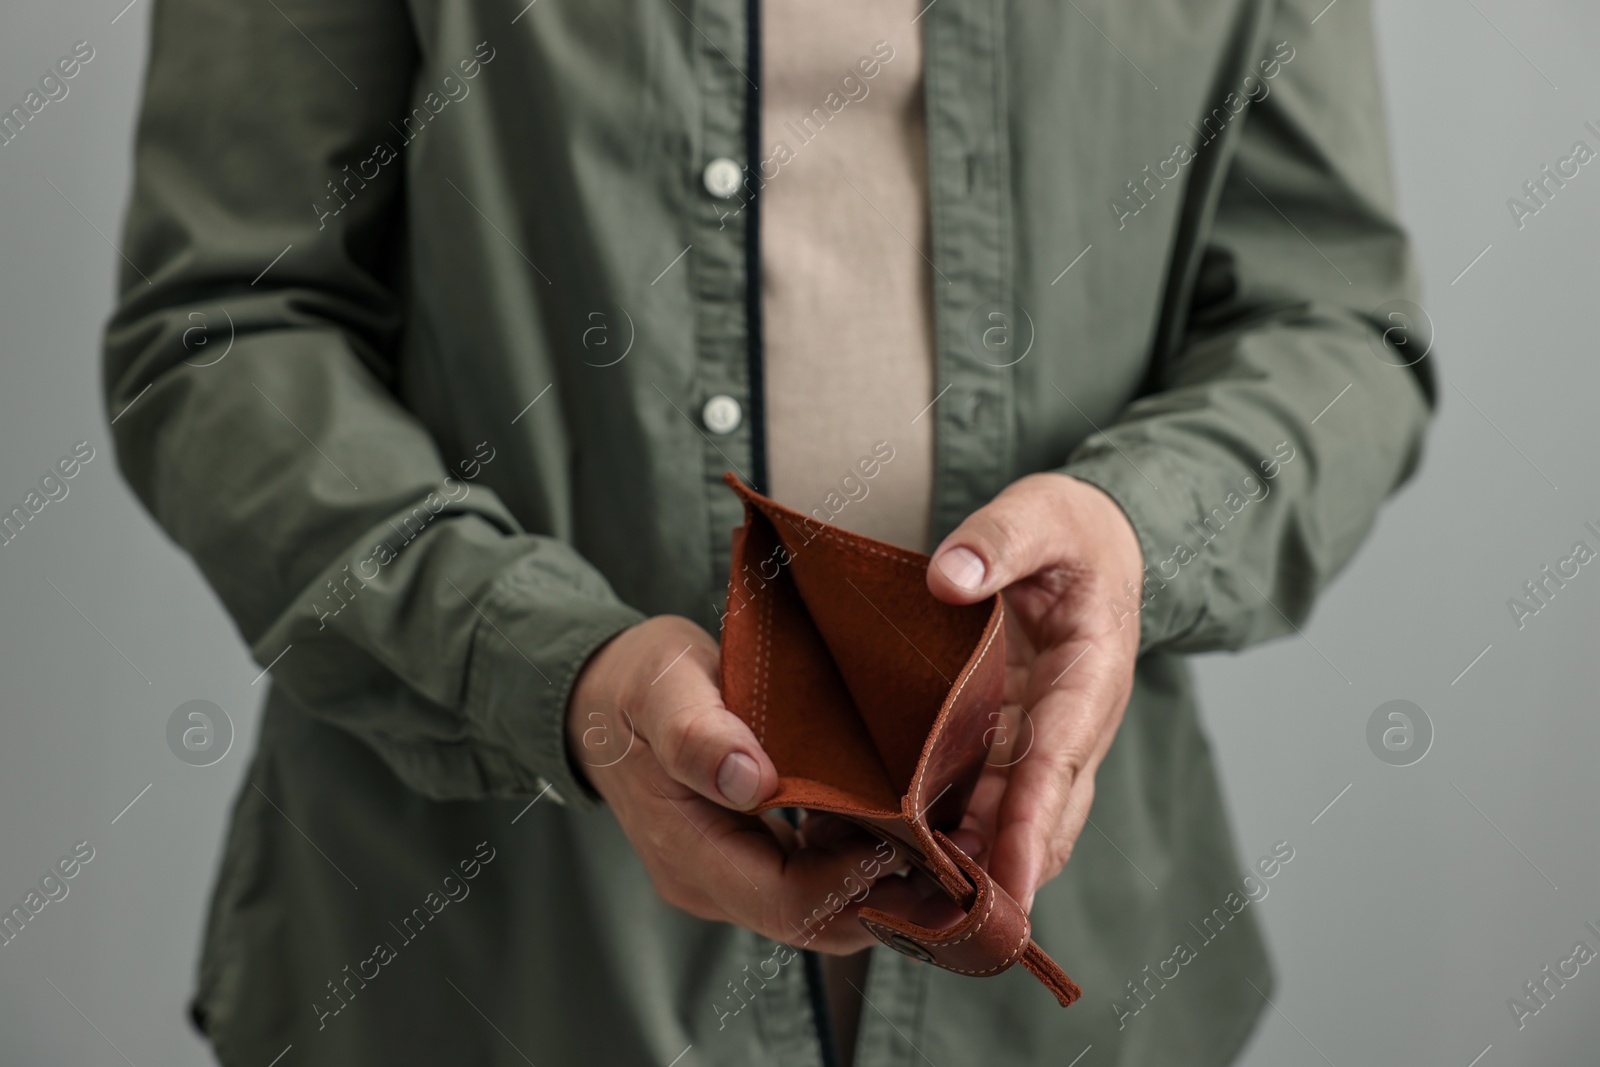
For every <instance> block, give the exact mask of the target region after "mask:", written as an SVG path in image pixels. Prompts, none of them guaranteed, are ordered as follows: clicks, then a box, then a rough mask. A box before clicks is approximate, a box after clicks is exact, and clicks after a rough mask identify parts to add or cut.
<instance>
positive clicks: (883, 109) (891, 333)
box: [759, 0, 934, 551]
mask: <svg viewBox="0 0 1600 1067" xmlns="http://www.w3.org/2000/svg"><path fill="white" fill-rule="evenodd" d="M924 2H925V0H924ZM921 9H922V3H919V2H911V0H765V2H764V3H763V4H762V15H761V17H762V32H761V38H762V59H761V65H762V69H761V140H762V160H763V161H766V162H764V163H763V165H762V168H761V172H760V173H761V176H762V178H763V179H764V184H763V185H762V186H761V188H760V193H759V195H760V197H761V296H762V316H763V320H764V324H763V334H764V340H765V347H766V358H765V364H764V370H765V377H766V388H765V397H764V400H765V404H766V423H767V425H766V438H767V464H768V474H769V481H770V488H771V491H772V496H773V497H774V499H776V500H778V501H779V502H781V503H784V504H787V505H789V506H790V507H793V508H795V509H797V510H799V511H803V512H806V513H807V514H811V515H814V516H815V517H816V518H818V519H821V520H823V521H828V522H833V523H836V524H837V525H839V526H843V527H845V528H847V529H851V530H855V531H857V532H860V533H864V534H867V535H869V536H872V537H877V538H880V539H882V540H885V541H890V542H892V543H894V544H898V545H901V546H904V547H907V548H913V549H917V550H920V551H926V550H927V548H928V547H929V546H928V545H927V533H928V519H929V507H930V500H931V494H932V482H933V424H934V415H933V412H932V411H931V410H929V405H930V404H931V402H932V401H933V399H934V356H933V352H934V347H933V311H932V294H931V288H930V287H931V284H932V283H931V280H930V279H931V277H932V266H931V264H930V263H929V262H928V260H927V259H926V258H924V255H925V253H926V251H927V249H928V176H927V124H926V121H925V118H924V114H923V105H922V42H921V36H920V32H919V30H920V23H916V22H913V21H912V19H913V18H915V17H916V16H917V14H918V12H919V11H920V10H921Z"/></svg>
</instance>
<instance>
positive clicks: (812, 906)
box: [567, 615, 901, 954]
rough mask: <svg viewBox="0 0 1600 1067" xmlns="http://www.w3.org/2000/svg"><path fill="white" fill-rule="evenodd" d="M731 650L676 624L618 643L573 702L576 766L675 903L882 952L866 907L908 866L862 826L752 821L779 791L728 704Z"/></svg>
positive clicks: (790, 936)
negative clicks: (724, 672) (723, 665)
mask: <svg viewBox="0 0 1600 1067" xmlns="http://www.w3.org/2000/svg"><path fill="white" fill-rule="evenodd" d="M719 656H720V651H719V649H718V648H717V643H716V642H715V641H714V640H712V638H711V635H710V634H708V633H706V632H705V630H703V629H701V628H700V627H699V626H697V625H695V624H694V623H693V622H690V621H689V620H688V619H683V618H678V617H675V616H669V615H664V616H658V617H656V618H652V619H647V620H646V621H644V622H642V623H640V624H638V625H637V626H633V627H630V628H629V629H627V630H624V631H623V632H622V633H620V634H618V635H617V636H616V637H614V638H612V639H611V641H609V642H608V643H607V644H605V645H604V646H603V647H602V648H601V649H600V650H599V651H598V652H596V653H595V654H594V655H593V656H592V657H590V659H589V662H588V663H587V664H586V665H585V666H584V668H583V670H582V671H581V672H580V674H579V676H578V680H577V683H576V684H575V685H574V687H573V692H572V696H571V698H570V699H569V701H568V707H567V747H568V750H569V752H570V754H571V756H572V762H573V765H574V766H575V767H577V768H578V769H580V770H581V771H582V772H584V773H585V774H586V775H587V777H588V779H589V782H590V783H591V784H592V785H593V786H594V788H595V791H596V792H598V793H599V794H600V795H601V796H602V797H604V798H605V800H606V802H607V803H608V804H609V805H610V806H611V810H612V812H613V813H614V814H615V815H616V817H617V822H618V823H619V824H620V825H621V826H622V831H623V833H624V834H626V835H627V837H628V840H629V841H630V842H631V843H632V844H633V847H634V850H635V851H636V852H637V853H638V854H639V858H640V859H641V860H642V861H643V862H644V866H645V870H646V871H647V872H649V875H650V880H651V882H652V884H653V885H654V886H655V888H656V891H657V892H658V893H660V894H661V897H662V899H664V900H666V901H667V903H669V904H672V905H674V906H676V907H678V908H681V909H683V910H684V911H686V912H688V913H689V914H691V915H694V916H696V917H698V918H701V919H707V920H711V921H716V922H729V923H733V924H735V925H738V926H742V927H745V928H746V929H749V930H754V931H755V932H756V933H759V934H763V935H765V936H767V937H770V938H772V939H773V940H776V941H783V942H787V943H789V944H804V945H805V947H807V948H810V949H814V950H816V951H819V952H829V953H836V954H843V953H850V952H856V951H859V950H860V949H862V948H865V947H867V946H868V945H871V944H874V943H875V939H874V938H873V936H872V934H870V933H868V932H867V930H866V929H865V928H864V927H862V926H861V924H860V923H858V922H856V921H855V912H856V911H858V910H859V909H860V905H861V902H862V900H863V899H864V898H866V897H867V895H868V892H869V890H870V888H871V886H872V884H873V883H874V882H875V881H876V880H877V879H879V878H881V877H883V876H885V875H887V874H889V873H891V871H892V870H893V869H894V868H895V866H896V864H897V863H899V862H901V861H899V858H898V857H895V856H894V855H893V850H892V849H890V848H889V847H888V846H887V845H881V844H880V843H879V842H877V841H875V840H872V839H869V838H868V837H867V836H866V835H865V834H864V833H861V832H860V831H855V830H853V828H848V827H843V826H839V825H831V826H830V825H827V824H826V823H825V822H818V823H816V824H814V825H810V824H808V829H809V830H810V833H809V835H808V834H807V833H806V832H797V831H796V830H795V829H794V828H792V827H790V826H789V825H788V824H787V823H786V822H784V821H783V820H782V819H781V818H779V817H778V816H777V815H776V814H775V813H770V812H769V813H768V814H767V815H766V816H761V817H758V816H754V815H749V814H745V813H746V812H749V811H750V810H751V809H753V808H755V807H756V806H757V805H759V804H760V803H761V802H762V801H764V800H766V799H768V798H769V797H771V796H772V795H773V794H774V793H776V792H777V789H778V772H777V770H776V769H775V768H774V767H773V765H772V760H771V759H769V758H768V756H767V754H766V753H765V752H764V751H762V749H761V745H760V743H759V742H758V741H757V740H756V737H755V734H754V733H752V732H751V730H750V728H749V727H748V726H746V725H745V723H744V722H743V720H741V719H740V718H739V717H738V716H736V715H734V714H733V712H731V711H729V710H728V709H727V707H726V706H725V705H724V704H723V702H722V693H721V690H720V688H719V686H718V681H717V671H718V662H719ZM730 809H731V810H730ZM834 822H837V820H834ZM808 836H809V838H810V839H809V840H808V839H807V838H808ZM893 881H896V882H898V881H900V879H894V880H893ZM874 899H877V898H874Z"/></svg>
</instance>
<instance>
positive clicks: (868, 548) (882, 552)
mask: <svg viewBox="0 0 1600 1067" xmlns="http://www.w3.org/2000/svg"><path fill="white" fill-rule="evenodd" d="M818 532H819V533H820V534H821V535H822V536H823V537H824V538H826V539H827V540H829V541H832V542H834V543H835V544H837V545H839V546H840V547H841V548H845V549H855V550H856V551H858V552H871V553H872V554H873V555H877V556H883V557H884V558H886V559H892V560H894V561H895V562H896V563H904V564H905V565H906V566H908V567H916V568H918V569H919V570H920V569H921V568H922V567H924V566H926V564H925V563H924V561H923V560H921V559H919V558H917V557H915V556H909V555H905V554H904V553H900V552H890V551H889V550H887V549H883V548H878V547H877V546H876V545H858V544H853V543H852V542H850V541H846V540H845V539H844V538H842V537H836V536H834V535H833V534H831V533H828V532H827V531H825V530H822V531H818Z"/></svg>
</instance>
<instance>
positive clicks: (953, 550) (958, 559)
mask: <svg viewBox="0 0 1600 1067" xmlns="http://www.w3.org/2000/svg"><path fill="white" fill-rule="evenodd" d="M1050 488H1051V487H1049V486H1045V485H1040V484H1038V483H1036V482H1034V480H1033V479H1031V478H1030V479H1024V480H1023V481H1020V482H1017V483H1016V484H1014V485H1012V486H1011V487H1010V488H1008V489H1006V490H1005V492H1003V493H1001V494H1000V495H999V496H997V497H995V498H994V500H992V501H991V502H990V503H988V504H986V505H985V506H983V507H981V508H979V509H978V510H977V511H975V512H973V513H972V514H971V515H969V516H968V517H967V520H966V521H965V522H963V523H962V524H961V525H960V526H957V527H956V528H955V530H954V531H952V532H951V534H950V536H948V537H946V538H945V539H944V540H943V541H942V542H940V544H939V547H938V549H937V550H936V551H935V552H934V554H933V562H931V563H930V564H929V565H928V591H929V592H931V593H932V594H933V595H934V596H936V597H938V598H939V599H940V600H943V601H945V602H946V603H948V604H972V603H975V602H977V601H979V600H982V599H984V598H985V597H988V596H992V595H993V594H995V593H997V592H999V591H1000V590H1001V589H1004V588H1005V587H1006V586H1008V585H1010V584H1011V583H1012V582H1015V581H1019V580H1021V579H1023V578H1026V577H1028V576H1029V575H1030V574H1033V573H1034V572H1036V571H1038V570H1041V569H1043V568H1044V567H1046V566H1047V565H1049V564H1050V563H1052V562H1054V550H1053V547H1052V544H1051V541H1052V537H1051V533H1052V530H1053V528H1054V522H1053V520H1052V517H1051V508H1052V505H1053V501H1052V494H1051V493H1050V491H1049V490H1050Z"/></svg>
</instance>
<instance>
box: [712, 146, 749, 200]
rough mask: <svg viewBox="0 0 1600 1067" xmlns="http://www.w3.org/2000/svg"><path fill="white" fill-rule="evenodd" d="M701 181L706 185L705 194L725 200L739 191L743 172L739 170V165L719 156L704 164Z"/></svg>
mask: <svg viewBox="0 0 1600 1067" xmlns="http://www.w3.org/2000/svg"><path fill="white" fill-rule="evenodd" d="M701 179H702V180H703V181H704V182H705V183H706V192H708V193H710V194H711V195H712V196H716V197H721V198H722V199H724V200H726V199H727V198H728V197H730V196H732V195H733V194H734V193H737V192H738V191H739V186H740V184H741V183H742V182H743V181H744V172H743V171H742V170H740V169H739V164H737V163H735V162H734V161H733V160H731V159H729V158H728V157H727V156H719V157H718V158H716V159H713V160H712V161H711V162H710V163H707V164H706V171H705V174H703V175H702V176H701Z"/></svg>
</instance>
